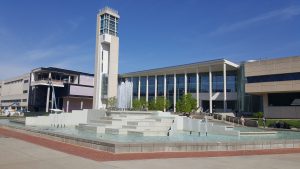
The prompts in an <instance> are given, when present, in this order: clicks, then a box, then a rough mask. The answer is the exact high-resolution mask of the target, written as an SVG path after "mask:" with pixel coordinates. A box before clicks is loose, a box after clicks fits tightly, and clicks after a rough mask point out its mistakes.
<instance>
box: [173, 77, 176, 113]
mask: <svg viewBox="0 0 300 169" xmlns="http://www.w3.org/2000/svg"><path fill="white" fill-rule="evenodd" d="M173 104H174V112H176V73H174V96H173Z"/></svg>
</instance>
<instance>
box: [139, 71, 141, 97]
mask: <svg viewBox="0 0 300 169" xmlns="http://www.w3.org/2000/svg"><path fill="white" fill-rule="evenodd" d="M138 99H139V100H140V99H141V76H139V87H138Z"/></svg>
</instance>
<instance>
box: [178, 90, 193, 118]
mask: <svg viewBox="0 0 300 169" xmlns="http://www.w3.org/2000/svg"><path fill="white" fill-rule="evenodd" d="M196 109H197V100H196V99H195V98H193V96H192V94H190V93H188V94H185V95H183V96H181V97H180V99H179V100H178V101H177V103H176V111H177V112H183V113H189V114H190V113H191V112H192V111H193V110H196Z"/></svg>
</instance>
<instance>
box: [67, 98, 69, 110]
mask: <svg viewBox="0 0 300 169" xmlns="http://www.w3.org/2000/svg"><path fill="white" fill-rule="evenodd" d="M69 105H70V101H69V98H67V112H69Z"/></svg>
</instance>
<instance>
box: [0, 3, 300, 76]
mask: <svg viewBox="0 0 300 169" xmlns="http://www.w3.org/2000/svg"><path fill="white" fill-rule="evenodd" d="M104 6H110V7H111V8H114V9H116V10H118V11H119V14H120V23H119V38H120V51H119V73H126V72H133V71H139V70H146V69H151V68H159V67H165V66H172V65H179V64H186V63H192V62H198V61H205V60H211V59H220V58H226V59H228V60H230V61H233V62H235V63H239V62H241V61H245V60H250V59H251V60H252V59H255V60H259V59H270V58H276V57H284V56H295V55H300V1H299V0H264V1H262V0H243V1H240V0H213V1H211V0H26V1H24V0H0V79H2V80H3V79H6V78H10V77H14V76H17V75H21V74H24V73H27V72H29V71H30V70H32V69H34V68H38V67H49V66H53V67H59V68H65V69H71V70H77V71H83V72H88V73H94V57H95V38H96V37H95V34H96V14H97V12H98V10H99V9H101V8H103V7H104Z"/></svg>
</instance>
